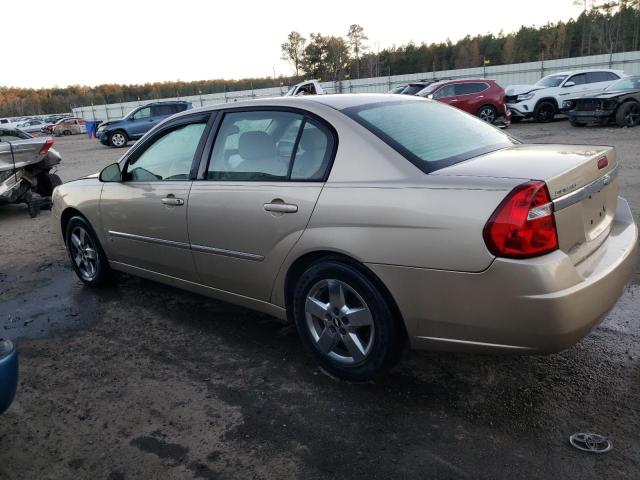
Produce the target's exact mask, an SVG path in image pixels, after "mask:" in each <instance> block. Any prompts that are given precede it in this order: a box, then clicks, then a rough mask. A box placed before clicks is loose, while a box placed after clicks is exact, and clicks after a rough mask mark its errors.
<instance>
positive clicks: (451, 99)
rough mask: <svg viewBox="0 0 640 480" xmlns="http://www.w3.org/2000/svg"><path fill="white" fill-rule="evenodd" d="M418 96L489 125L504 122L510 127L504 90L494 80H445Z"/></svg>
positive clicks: (425, 89)
mask: <svg viewBox="0 0 640 480" xmlns="http://www.w3.org/2000/svg"><path fill="white" fill-rule="evenodd" d="M416 95H417V96H419V97H425V98H431V99H433V100H437V101H439V102H442V103H446V104H448V105H451V106H453V107H457V108H459V109H460V110H464V111H465V112H468V113H470V114H472V115H476V116H477V117H479V118H480V119H482V120H484V121H485V122H487V123H491V124H494V123H496V122H497V121H498V119H502V122H503V124H504V126H509V125H510V124H511V112H510V111H509V109H508V108H507V106H506V104H505V103H504V90H503V89H502V87H501V86H500V85H498V84H497V83H496V82H495V80H487V79H484V78H478V79H474V78H469V79H463V80H462V79H461V80H443V81H440V82H436V83H433V84H431V85H429V86H428V87H427V88H424V89H422V90H420V91H419V92H418V93H417V94H416Z"/></svg>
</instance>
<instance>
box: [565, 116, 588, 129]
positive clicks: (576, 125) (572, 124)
mask: <svg viewBox="0 0 640 480" xmlns="http://www.w3.org/2000/svg"><path fill="white" fill-rule="evenodd" d="M569 123H570V124H571V126H572V127H586V126H587V124H586V123H582V122H578V121H577V120H574V119H573V118H570V119H569Z"/></svg>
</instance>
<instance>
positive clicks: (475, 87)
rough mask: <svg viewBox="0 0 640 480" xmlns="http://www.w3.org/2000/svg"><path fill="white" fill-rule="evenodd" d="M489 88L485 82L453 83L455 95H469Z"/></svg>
mask: <svg viewBox="0 0 640 480" xmlns="http://www.w3.org/2000/svg"><path fill="white" fill-rule="evenodd" d="M487 88H489V85H487V84H486V83H457V84H456V85H455V92H456V95H470V94H472V93H480V92H483V91H484V90H486V89H487Z"/></svg>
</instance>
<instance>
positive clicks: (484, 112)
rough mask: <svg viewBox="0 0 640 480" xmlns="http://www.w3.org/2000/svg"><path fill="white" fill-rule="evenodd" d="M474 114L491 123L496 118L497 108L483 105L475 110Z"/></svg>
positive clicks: (494, 121)
mask: <svg viewBox="0 0 640 480" xmlns="http://www.w3.org/2000/svg"><path fill="white" fill-rule="evenodd" d="M476 116H477V117H478V118H480V120H483V121H485V122H487V123H490V124H491V125H493V124H494V123H496V119H497V118H498V109H497V108H496V107H494V106H493V105H483V106H481V107H480V108H479V109H478V111H477V112H476Z"/></svg>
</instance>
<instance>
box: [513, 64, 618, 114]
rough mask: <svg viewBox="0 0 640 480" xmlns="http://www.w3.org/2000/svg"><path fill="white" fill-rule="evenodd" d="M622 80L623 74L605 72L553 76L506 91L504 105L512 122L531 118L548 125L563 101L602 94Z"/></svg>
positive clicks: (578, 71) (568, 73)
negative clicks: (585, 95)
mask: <svg viewBox="0 0 640 480" xmlns="http://www.w3.org/2000/svg"><path fill="white" fill-rule="evenodd" d="M624 76H625V74H624V72H623V71H622V70H606V69H595V70H575V71H567V72H559V73H554V74H552V75H547V76H546V77H544V78H542V79H541V80H539V81H538V82H537V83H536V84H535V85H511V86H509V87H507V88H506V94H507V97H506V102H507V106H508V107H509V110H511V115H512V121H514V122H518V121H520V120H523V119H526V118H534V119H535V120H536V121H537V122H541V123H545V122H550V121H551V120H553V119H554V118H555V116H556V115H557V114H558V113H560V107H561V106H562V102H563V101H564V100H565V99H567V98H572V97H575V96H579V95H584V94H595V93H599V92H602V91H603V90H604V89H605V88H607V87H608V86H609V85H611V84H612V83H613V82H615V81H617V80H619V79H620V78H622V77H624Z"/></svg>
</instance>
